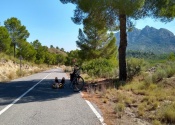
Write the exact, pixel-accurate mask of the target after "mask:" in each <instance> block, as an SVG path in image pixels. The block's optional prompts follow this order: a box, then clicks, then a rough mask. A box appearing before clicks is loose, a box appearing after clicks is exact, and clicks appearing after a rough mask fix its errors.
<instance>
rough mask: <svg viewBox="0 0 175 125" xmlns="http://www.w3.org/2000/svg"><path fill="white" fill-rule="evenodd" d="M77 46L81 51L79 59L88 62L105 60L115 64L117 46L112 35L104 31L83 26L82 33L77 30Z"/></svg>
mask: <svg viewBox="0 0 175 125" xmlns="http://www.w3.org/2000/svg"><path fill="white" fill-rule="evenodd" d="M78 39H79V40H78V41H76V43H77V46H78V47H79V48H80V49H81V51H80V57H81V58H82V59H83V60H85V61H89V60H91V59H97V58H106V59H113V60H114V62H116V57H117V46H116V39H115V36H114V34H113V33H107V30H106V29H103V30H98V29H97V28H96V27H92V26H91V27H88V26H85V28H84V32H83V31H82V30H81V29H79V36H78Z"/></svg>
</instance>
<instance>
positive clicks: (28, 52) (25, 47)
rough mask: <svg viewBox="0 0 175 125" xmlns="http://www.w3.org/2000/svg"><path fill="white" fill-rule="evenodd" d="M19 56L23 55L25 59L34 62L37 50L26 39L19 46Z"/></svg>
mask: <svg viewBox="0 0 175 125" xmlns="http://www.w3.org/2000/svg"><path fill="white" fill-rule="evenodd" d="M18 50H19V51H18V54H17V55H18V57H20V56H22V58H23V59H24V60H27V61H30V62H34V61H35V59H36V50H35V49H34V47H33V46H32V45H31V44H30V43H28V42H26V41H21V42H20V44H19V47H18Z"/></svg>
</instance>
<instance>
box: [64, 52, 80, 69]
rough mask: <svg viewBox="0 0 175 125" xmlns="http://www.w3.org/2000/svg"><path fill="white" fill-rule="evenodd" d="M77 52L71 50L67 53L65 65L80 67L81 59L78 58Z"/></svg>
mask: <svg viewBox="0 0 175 125" xmlns="http://www.w3.org/2000/svg"><path fill="white" fill-rule="evenodd" d="M79 52H80V50H78V49H77V50H72V51H70V52H68V54H67V57H66V62H65V64H66V65H71V66H72V65H75V64H78V65H80V64H81V63H82V60H81V58H80V57H79Z"/></svg>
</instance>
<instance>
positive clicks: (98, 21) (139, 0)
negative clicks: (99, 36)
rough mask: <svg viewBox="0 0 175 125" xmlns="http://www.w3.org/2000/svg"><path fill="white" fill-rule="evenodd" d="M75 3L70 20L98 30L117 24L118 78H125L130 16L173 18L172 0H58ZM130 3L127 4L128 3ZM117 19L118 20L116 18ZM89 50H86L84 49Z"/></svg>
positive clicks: (174, 12) (108, 28)
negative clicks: (118, 43) (118, 41)
mask: <svg viewBox="0 0 175 125" xmlns="http://www.w3.org/2000/svg"><path fill="white" fill-rule="evenodd" d="M60 1H61V2H62V3H64V4H65V3H72V4H75V5H76V9H75V11H74V17H73V18H72V20H73V22H74V23H76V24H81V23H83V25H84V26H85V28H86V26H87V27H91V26H93V27H95V28H97V29H101V30H102V29H107V30H111V29H115V30H116V29H117V28H116V27H118V25H120V26H119V27H120V33H121V35H120V36H121V38H120V47H119V55H120V56H119V63H120V64H123V65H119V69H120V72H119V73H120V74H119V79H120V80H124V81H125V80H126V77H127V75H126V74H127V73H126V58H125V52H126V47H127V35H126V29H127V28H131V27H132V26H133V23H132V19H140V18H143V17H153V18H155V19H160V20H161V21H163V22H168V21H171V20H173V19H174V17H175V7H174V6H175V2H174V0H162V1H160V0H134V1H133V0H60ZM128 5H129V6H128ZM116 20H117V21H116ZM87 51H89V50H87Z"/></svg>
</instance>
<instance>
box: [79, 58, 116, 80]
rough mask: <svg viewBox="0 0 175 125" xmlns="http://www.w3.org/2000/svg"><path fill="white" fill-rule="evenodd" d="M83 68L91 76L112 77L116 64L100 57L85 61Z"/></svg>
mask: <svg viewBox="0 0 175 125" xmlns="http://www.w3.org/2000/svg"><path fill="white" fill-rule="evenodd" d="M82 68H83V70H84V71H86V73H87V74H88V75H90V76H96V77H110V75H112V71H113V68H114V65H113V64H112V63H111V62H110V60H107V59H104V58H99V59H94V60H91V61H88V62H85V63H83V65H82Z"/></svg>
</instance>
